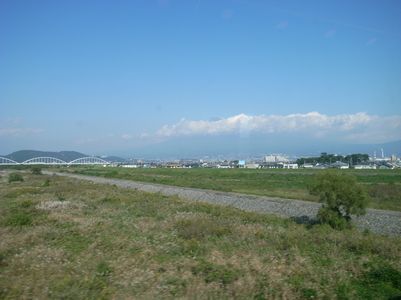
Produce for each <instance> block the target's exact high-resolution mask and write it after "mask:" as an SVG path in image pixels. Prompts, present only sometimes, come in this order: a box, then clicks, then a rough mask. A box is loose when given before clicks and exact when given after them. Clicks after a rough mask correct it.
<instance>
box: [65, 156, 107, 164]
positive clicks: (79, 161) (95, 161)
mask: <svg viewBox="0 0 401 300" xmlns="http://www.w3.org/2000/svg"><path fill="white" fill-rule="evenodd" d="M68 164H69V165H108V164H110V163H109V162H108V161H105V160H104V159H101V158H99V157H95V156H87V157H81V158H78V159H74V160H72V161H70V162H69V163H68Z"/></svg>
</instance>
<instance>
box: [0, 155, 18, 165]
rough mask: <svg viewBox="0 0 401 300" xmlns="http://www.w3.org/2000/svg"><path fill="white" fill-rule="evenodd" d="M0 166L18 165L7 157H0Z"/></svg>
mask: <svg viewBox="0 0 401 300" xmlns="http://www.w3.org/2000/svg"><path fill="white" fill-rule="evenodd" d="M1 165H3V166H4V165H19V163H18V162H16V161H15V160H12V159H9V158H7V157H2V156H0V166H1Z"/></svg>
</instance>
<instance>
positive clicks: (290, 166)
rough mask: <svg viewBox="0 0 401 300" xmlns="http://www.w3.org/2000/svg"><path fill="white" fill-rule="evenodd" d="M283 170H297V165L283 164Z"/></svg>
mask: <svg viewBox="0 0 401 300" xmlns="http://www.w3.org/2000/svg"><path fill="white" fill-rule="evenodd" d="M282 165H283V169H298V164H296V163H283V164H282Z"/></svg>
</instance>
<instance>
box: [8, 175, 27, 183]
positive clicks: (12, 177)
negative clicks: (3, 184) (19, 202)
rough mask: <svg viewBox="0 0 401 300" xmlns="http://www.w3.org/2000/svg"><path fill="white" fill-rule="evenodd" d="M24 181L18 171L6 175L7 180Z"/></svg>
mask: <svg viewBox="0 0 401 300" xmlns="http://www.w3.org/2000/svg"><path fill="white" fill-rule="evenodd" d="M16 181H24V177H22V175H21V174H20V173H10V175H8V182H9V183H11V182H16Z"/></svg>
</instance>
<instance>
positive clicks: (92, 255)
mask: <svg viewBox="0 0 401 300" xmlns="http://www.w3.org/2000/svg"><path fill="white" fill-rule="evenodd" d="M170 172H171V171H170ZM148 174H152V173H150V172H149V173H148ZM170 174H171V173H170ZM244 174H249V173H244ZM266 174H269V173H266ZM23 176H24V181H23V182H12V183H8V181H7V179H8V177H7V176H6V175H4V173H3V175H2V177H1V178H0V237H1V238H0V299H15V298H25V299H26V298H37V299H46V298H56V299H102V298H103V299H108V298H117V299H121V298H123V299H124V298H156V299H160V298H162V299H163V298H165V299H168V298H197V299H231V298H237V299H266V298H280V299H281V298H283V299H316V298H322V299H333V298H338V299H389V298H391V297H397V296H398V297H401V239H400V238H389V237H383V236H376V235H373V234H371V233H368V232H364V233H361V232H359V231H357V230H346V231H342V232H341V231H335V230H332V229H331V228H329V227H327V226H322V225H314V226H311V227H306V226H305V225H299V224H296V223H294V222H293V221H291V220H286V219H280V218H277V217H274V216H268V215H260V214H255V213H247V212H243V211H240V210H236V209H233V208H226V207H225V208H224V207H218V206H212V205H206V204H195V203H191V202H186V201H183V200H179V199H177V198H174V197H165V196H161V195H159V194H147V193H142V192H139V191H130V190H125V189H120V188H117V187H114V186H109V185H95V184H92V183H89V182H81V181H77V180H73V179H68V178H62V177H57V176H45V175H32V174H27V173H25V174H23ZM394 299H395V298H394Z"/></svg>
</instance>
